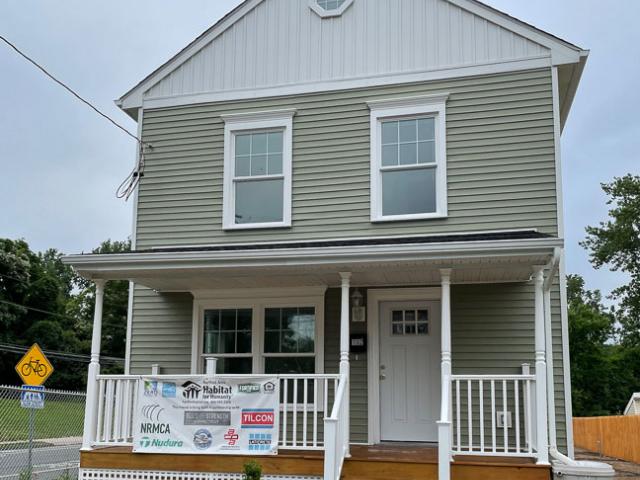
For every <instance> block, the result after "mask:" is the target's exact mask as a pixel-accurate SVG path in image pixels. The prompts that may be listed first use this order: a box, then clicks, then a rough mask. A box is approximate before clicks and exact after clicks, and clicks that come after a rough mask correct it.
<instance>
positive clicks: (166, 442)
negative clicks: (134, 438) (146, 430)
mask: <svg viewBox="0 0 640 480" xmlns="http://www.w3.org/2000/svg"><path fill="white" fill-rule="evenodd" d="M182 445H184V442H183V441H182V440H173V439H171V438H164V439H159V438H152V437H142V438H141V439H140V446H141V447H142V448H148V447H155V448H172V447H173V448H176V447H177V448H179V447H182Z"/></svg>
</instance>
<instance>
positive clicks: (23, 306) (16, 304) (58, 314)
mask: <svg viewBox="0 0 640 480" xmlns="http://www.w3.org/2000/svg"><path fill="white" fill-rule="evenodd" d="M0 303H4V304H5V305H11V306H13V307H18V308H24V309H26V310H33V311H34V312H38V313H44V314H45V315H50V316H53V317H58V318H64V319H65V320H74V321H75V320H76V319H74V318H73V317H69V316H67V315H63V314H61V313H55V312H49V311H48V310H42V309H40V308H35V307H29V306H27V305H21V304H19V303H15V302H10V301H9V300H0ZM105 325H107V324H105ZM108 325H109V326H110V327H118V328H127V326H126V325H115V324H108Z"/></svg>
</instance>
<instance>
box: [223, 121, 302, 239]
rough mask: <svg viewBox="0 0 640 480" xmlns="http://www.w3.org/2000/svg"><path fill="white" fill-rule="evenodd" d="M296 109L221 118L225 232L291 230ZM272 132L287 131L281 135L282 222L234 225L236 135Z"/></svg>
mask: <svg viewBox="0 0 640 480" xmlns="http://www.w3.org/2000/svg"><path fill="white" fill-rule="evenodd" d="M295 113H296V110H295V109H286V110H272V111H266V112H250V113H238V114H228V115H221V118H222V120H223V121H224V123H225V126H224V172H223V198H222V228H223V229H224V230H247V229H256V228H283V227H290V226H291V184H292V180H291V175H292V163H293V162H292V155H293V145H292V143H293V116H294V115H295ZM272 128H279V129H284V130H283V135H282V176H283V179H284V186H283V189H284V191H283V201H282V221H281V222H264V223H244V224H236V223H235V187H234V182H233V179H234V177H235V163H236V162H235V141H234V138H235V134H236V133H250V132H252V131H259V130H266V129H272Z"/></svg>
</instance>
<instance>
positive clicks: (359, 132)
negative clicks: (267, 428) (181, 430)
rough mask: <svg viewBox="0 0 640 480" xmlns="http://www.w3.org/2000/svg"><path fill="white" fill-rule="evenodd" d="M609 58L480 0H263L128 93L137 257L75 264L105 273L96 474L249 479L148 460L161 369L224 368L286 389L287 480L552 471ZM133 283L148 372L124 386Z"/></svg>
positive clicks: (137, 335) (87, 466) (207, 463)
mask: <svg viewBox="0 0 640 480" xmlns="http://www.w3.org/2000/svg"><path fill="white" fill-rule="evenodd" d="M587 55H588V52H587V51H585V50H583V49H581V48H579V47H577V46H575V45H573V44H571V43H568V42H566V41H564V40H561V39H560V38H558V37H555V36H553V35H550V34H548V33H546V32H543V31H541V30H539V29H537V28H535V27H533V26H532V25H529V24H526V23H524V22H522V21H519V20H517V19H515V18H513V17H511V16H508V15H506V14H504V13H502V12H499V11H497V10H495V9H493V8H490V7H488V6H486V5H484V4H482V3H480V2H478V1H476V0H246V1H244V2H243V3H241V4H240V5H239V6H238V7H237V8H236V9H235V10H233V11H232V12H230V13H229V14H228V15H226V16H225V17H224V18H222V19H221V20H220V21H219V22H218V23H216V24H215V25H214V26H212V27H211V28H210V29H208V30H207V31H206V32H204V33H203V34H202V35H200V36H199V37H198V38H196V39H195V40H194V41H193V42H192V43H191V44H189V45H188V46H186V47H185V48H184V49H183V50H181V51H180V52H179V53H178V54H177V55H175V56H174V57H173V58H171V59H170V60H169V61H168V62H167V63H165V64H164V65H162V66H161V67H160V68H158V69H157V70H156V71H155V72H153V73H151V74H150V75H149V76H148V77H146V78H145V79H144V80H142V81H141V82H140V83H139V84H138V85H136V86H135V87H134V88H133V89H131V90H130V91H129V92H127V93H126V94H125V95H124V96H123V97H122V98H121V99H120V100H118V105H119V106H120V108H122V109H123V110H124V111H125V112H126V113H128V114H129V115H130V116H131V117H132V118H134V119H136V121H137V122H138V127H139V135H140V138H141V139H142V142H143V148H142V149H141V152H140V154H139V158H138V159H137V161H138V165H139V171H140V173H141V178H140V183H139V186H138V189H137V192H136V196H135V202H134V203H135V205H134V225H133V235H132V243H133V251H132V252H131V253H127V254H117V255H93V254H92V255H71V256H68V257H66V262H68V263H69V264H71V265H73V266H74V267H75V269H76V270H77V271H78V272H79V273H80V274H81V275H83V276H84V277H86V278H89V279H91V280H93V281H95V283H96V312H95V323H94V336H93V349H92V363H91V365H90V370H89V384H88V404H87V413H86V421H85V435H84V444H83V452H82V461H81V476H82V478H83V479H93V480H103V479H108V478H109V479H111V478H123V479H142V478H144V479H154V480H155V479H161V478H172V479H187V478H189V479H195V478H198V479H200V478H207V479H212V480H213V479H232V478H233V479H235V478H241V477H240V476H239V474H238V472H239V471H240V467H241V465H242V464H243V462H244V461H246V458H245V457H243V456H233V455H219V456H218V455H204V456H203V455H173V454H171V455H169V454H167V455H163V454H145V453H133V452H132V451H131V448H132V442H133V440H132V438H133V429H134V428H135V422H136V418H135V415H134V414H133V412H135V411H136V401H137V397H136V393H135V392H136V391H137V390H136V388H137V387H136V385H137V383H138V382H140V381H141V379H142V378H146V377H154V378H164V377H163V376H169V377H172V378H180V377H181V376H184V377H189V378H194V377H195V378H199V376H202V377H205V376H207V375H209V376H214V375H217V376H222V378H224V376H225V375H231V376H235V377H237V376H243V377H246V378H247V379H251V378H260V376H261V375H272V376H275V377H276V378H278V381H279V389H280V398H281V400H280V402H281V410H280V418H279V425H278V427H277V428H278V429H279V452H278V455H276V456H270V457H258V461H259V462H260V463H262V464H263V467H264V469H265V473H266V474H267V475H269V476H268V478H290V479H293V478H295V479H299V478H304V479H307V478H324V479H326V480H336V479H338V478H351V479H355V478H369V479H377V478H380V479H382V478H392V477H393V478H395V477H398V478H408V479H409V478H440V479H442V480H446V479H448V478H451V477H453V478H532V479H533V478H549V474H550V468H551V467H550V462H551V461H552V460H554V459H556V460H558V461H563V459H564V460H567V459H566V458H565V457H563V455H562V454H563V453H564V454H566V455H569V456H571V455H572V453H573V445H572V434H571V395H570V372H569V358H568V351H569V350H568V338H567V335H568V333H567V308H566V289H565V282H564V253H563V248H564V242H563V237H564V234H563V219H562V188H561V187H562V180H561V162H560V136H561V132H562V129H563V126H564V124H565V121H566V119H567V116H568V114H569V110H570V107H571V104H572V101H573V98H574V95H575V93H576V90H577V87H578V83H579V80H580V77H581V74H582V71H583V68H584V65H585V62H586V59H587ZM123 279H124V280H128V281H130V282H131V290H130V305H129V318H128V326H127V355H126V372H125V373H126V375H124V376H105V375H100V372H99V355H100V336H101V327H100V325H101V306H102V298H103V292H104V285H105V282H107V281H110V280H123ZM207 358H215V359H216V361H217V362H216V361H207V360H206V359H207ZM213 365H216V366H215V371H213V368H214V367H213ZM207 367H208V370H207ZM341 476H342V477H341Z"/></svg>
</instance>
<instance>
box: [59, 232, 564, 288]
mask: <svg viewBox="0 0 640 480" xmlns="http://www.w3.org/2000/svg"><path fill="white" fill-rule="evenodd" d="M561 246H562V241H561V240H560V239H557V238H535V239H526V240H523V239H518V240H500V241H477V242H448V243H444V242H441V243H438V242H429V243H415V244H414V243H409V244H407V243H403V244H380V245H371V244H368V245H355V246H354V245H349V246H346V247H344V246H331V247H312V248H299V247H296V248H291V247H287V246H282V247H279V248H273V249H254V250H252V249H243V250H241V251H238V250H229V251H219V250H215V251H212V250H204V249H203V250H194V249H189V250H188V251H149V252H133V253H130V254H116V255H73V256H68V257H65V258H64V261H65V262H66V263H68V264H71V265H73V266H74V267H75V268H76V270H77V271H78V273H79V274H80V275H82V276H84V277H86V278H89V279H105V280H131V281H134V282H136V283H138V284H141V285H144V286H147V287H149V288H153V289H155V290H160V291H196V290H206V289H234V288H260V287H267V288H274V287H275V288H277V287H293V286H337V285H339V283H340V277H339V275H338V272H351V273H352V279H351V284H352V285H354V286H383V285H394V286H401V285H428V284H437V283H439V281H440V272H439V269H440V268H451V269H453V271H452V282H454V283H499V282H522V281H527V280H529V278H530V277H531V273H532V266H534V265H546V264H548V263H549V262H550V260H551V259H552V257H553V254H554V249H556V248H560V247H561Z"/></svg>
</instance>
